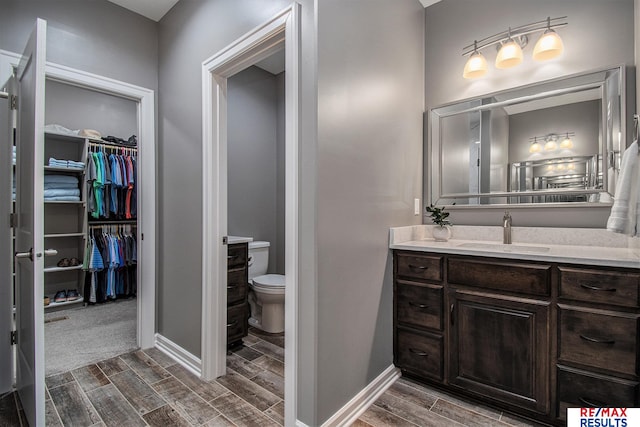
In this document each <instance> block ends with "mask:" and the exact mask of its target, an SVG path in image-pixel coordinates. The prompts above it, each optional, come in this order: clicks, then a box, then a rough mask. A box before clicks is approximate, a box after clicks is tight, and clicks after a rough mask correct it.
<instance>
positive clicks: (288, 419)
mask: <svg viewBox="0 0 640 427" xmlns="http://www.w3.org/2000/svg"><path fill="white" fill-rule="evenodd" d="M283 48H284V51H285V80H286V81H285V105H286V108H285V166H284V170H285V225H284V228H285V256H284V258H285V262H284V264H285V277H286V279H285V280H286V282H285V288H286V291H285V424H287V425H289V424H291V425H293V424H294V423H295V420H296V383H297V377H296V366H297V351H296V350H297V347H296V335H297V318H298V315H297V305H298V304H297V299H298V293H297V286H298V271H299V268H298V223H299V207H298V179H299V144H300V138H299V115H300V113H299V109H300V88H299V79H300V6H299V5H298V4H296V3H294V4H292V6H291V7H289V8H287V9H285V10H284V11H283V12H281V13H279V14H278V15H276V16H275V17H274V18H273V19H271V20H270V21H269V22H267V23H265V24H264V25H262V26H260V27H258V28H256V29H254V30H253V31H251V32H249V33H247V34H246V35H245V36H243V37H241V38H240V39H238V40H237V41H236V42H234V43H232V44H231V45H230V46H228V47H227V48H225V49H223V50H221V51H220V52H219V53H217V54H215V55H214V56H213V57H211V58H210V59H208V60H206V61H205V62H204V63H203V66H202V84H203V85H202V89H203V153H202V154H203V224H202V231H203V235H204V236H206V238H204V239H203V248H202V257H203V258H202V266H203V272H202V274H203V288H202V296H203V298H202V302H203V304H202V313H203V317H202V372H201V375H202V377H203V378H204V379H206V380H209V379H213V378H216V377H218V376H222V375H224V374H225V372H226V324H227V323H226V318H227V313H226V300H227V299H226V282H227V277H226V265H227V250H226V247H225V242H226V236H227V235H228V228H227V226H228V218H227V206H228V203H227V200H228V198H227V197H228V194H227V191H228V189H227V166H228V165H227V79H228V78H230V77H231V76H233V75H235V74H237V73H238V72H240V71H242V70H244V69H246V68H248V67H250V66H252V65H254V64H256V63H258V62H260V61H262V60H263V59H265V58H267V57H269V56H271V55H272V54H273V53H274V52H277V51H279V50H282V49H283Z"/></svg>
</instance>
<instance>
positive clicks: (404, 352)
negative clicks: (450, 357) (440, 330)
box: [396, 329, 443, 381]
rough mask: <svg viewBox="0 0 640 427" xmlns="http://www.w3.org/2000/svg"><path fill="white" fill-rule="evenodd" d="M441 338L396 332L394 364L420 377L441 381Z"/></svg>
mask: <svg viewBox="0 0 640 427" xmlns="http://www.w3.org/2000/svg"><path fill="white" fill-rule="evenodd" d="M442 358H443V345H442V337H441V336H438V335H431V334H419V333H415V332H410V331H407V330H404V329H398V330H397V348H396V359H397V360H396V364H397V366H398V367H399V368H400V369H403V370H406V371H408V372H411V373H413V374H415V375H419V376H422V377H429V378H434V379H437V380H439V381H441V380H442V368H443V366H442Z"/></svg>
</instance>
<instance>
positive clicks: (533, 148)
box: [529, 136, 542, 154]
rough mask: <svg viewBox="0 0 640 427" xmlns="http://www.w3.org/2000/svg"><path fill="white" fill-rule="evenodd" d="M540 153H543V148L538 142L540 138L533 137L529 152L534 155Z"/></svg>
mask: <svg viewBox="0 0 640 427" xmlns="http://www.w3.org/2000/svg"><path fill="white" fill-rule="evenodd" d="M540 151H542V146H541V145H540V143H539V142H538V137H537V136H535V137H533V143H532V144H531V145H530V146H529V152H530V153H531V154H533V153H539V152H540Z"/></svg>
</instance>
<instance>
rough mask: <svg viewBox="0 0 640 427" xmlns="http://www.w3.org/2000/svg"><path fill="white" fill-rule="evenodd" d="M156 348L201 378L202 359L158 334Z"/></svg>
mask: <svg viewBox="0 0 640 427" xmlns="http://www.w3.org/2000/svg"><path fill="white" fill-rule="evenodd" d="M155 347H156V348H157V349H158V350H160V351H161V352H163V353H164V354H166V355H167V356H169V357H170V358H172V359H173V360H175V361H176V362H178V363H179V364H181V365H182V366H184V367H185V368H186V369H188V370H189V371H190V372H191V373H193V374H194V375H197V376H198V377H200V376H201V374H202V361H201V360H200V358H198V357H196V356H194V355H193V354H191V353H189V352H188V351H187V350H185V349H184V348H182V347H180V346H179V345H178V344H176V343H174V342H173V341H171V340H170V339H169V338H166V337H164V336H162V335H160V334H156V335H155Z"/></svg>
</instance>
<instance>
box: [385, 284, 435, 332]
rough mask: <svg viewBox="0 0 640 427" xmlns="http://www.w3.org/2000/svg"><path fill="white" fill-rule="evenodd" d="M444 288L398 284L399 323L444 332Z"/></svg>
mask: <svg viewBox="0 0 640 427" xmlns="http://www.w3.org/2000/svg"><path fill="white" fill-rule="evenodd" d="M442 296H443V290H442V286H437V285H424V286H418V285H410V284H407V283H402V282H398V283H397V284H396V313H397V319H398V322H399V323H404V324H407V325H410V326H417V327H420V328H432V329H438V330H442V298H443V297H442Z"/></svg>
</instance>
